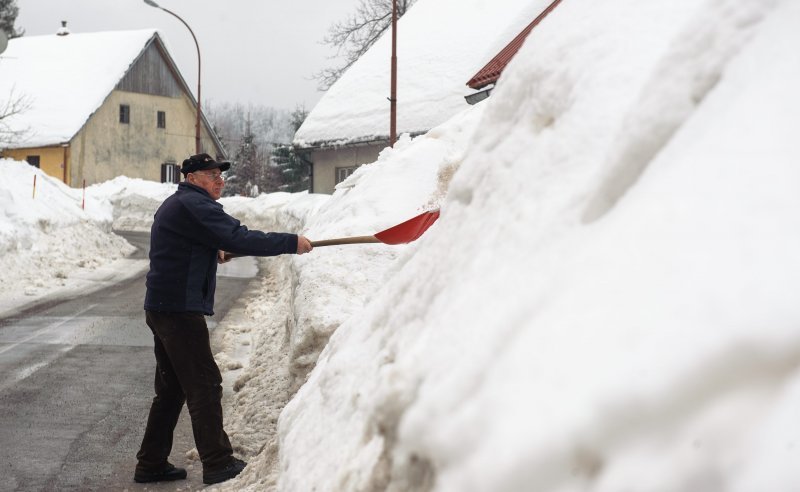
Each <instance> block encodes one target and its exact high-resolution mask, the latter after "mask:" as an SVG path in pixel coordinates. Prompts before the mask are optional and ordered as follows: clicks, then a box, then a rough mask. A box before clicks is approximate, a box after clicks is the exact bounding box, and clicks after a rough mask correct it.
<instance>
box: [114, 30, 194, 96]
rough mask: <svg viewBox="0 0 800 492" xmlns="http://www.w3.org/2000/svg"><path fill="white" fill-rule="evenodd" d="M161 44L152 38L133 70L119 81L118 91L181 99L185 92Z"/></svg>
mask: <svg viewBox="0 0 800 492" xmlns="http://www.w3.org/2000/svg"><path fill="white" fill-rule="evenodd" d="M158 43H160V42H159V41H158V40H157V38H155V37H154V38H152V39H151V40H150V42H149V43H148V44H147V47H146V48H145V49H144V50H143V51H142V53H141V54H140V55H139V57H138V58H137V59H136V61H135V62H134V63H133V65H132V66H131V68H130V69H129V70H128V72H127V73H126V74H125V76H124V77H122V80H120V81H119V83H118V84H117V86H116V87H115V89H116V90H120V91H127V92H138V93H140V94H150V95H153V96H164V97H180V96H181V93H182V92H183V90H182V88H181V84H180V82H178V80H176V77H175V73H174V71H173V69H172V68H171V67H170V66H169V64H168V63H167V62H166V61H165V60H164V56H163V55H162V53H161V50H160V49H159V48H158Z"/></svg>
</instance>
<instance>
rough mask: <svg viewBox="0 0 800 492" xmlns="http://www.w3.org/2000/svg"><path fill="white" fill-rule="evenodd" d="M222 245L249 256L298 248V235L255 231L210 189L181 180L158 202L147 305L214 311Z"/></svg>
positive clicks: (172, 309)
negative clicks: (215, 196)
mask: <svg viewBox="0 0 800 492" xmlns="http://www.w3.org/2000/svg"><path fill="white" fill-rule="evenodd" d="M219 250H223V251H228V252H231V253H237V254H240V255H247V256H275V255H280V254H284V253H297V235H296V234H284V233H277V232H270V233H264V232H261V231H250V230H248V229H247V227H245V226H243V225H241V223H240V222H239V221H238V220H236V219H234V218H233V217H231V216H230V215H228V214H226V213H225V212H224V211H223V210H222V205H220V204H219V203H217V202H216V201H215V200H214V199H213V198H211V195H209V194H208V192H206V190H204V189H202V188H200V187H198V186H195V185H192V184H190V183H187V182H183V183H180V184H179V185H178V191H176V192H175V194H174V195H172V196H170V197H169V198H167V199H166V200H164V203H162V204H161V206H160V207H159V209H158V211H157V212H156V215H155V220H154V221H153V227H152V229H151V231H150V272H149V273H148V274H147V294H145V298H144V308H145V309H146V310H148V311H162V312H199V313H204V314H207V315H209V316H211V315H212V314H214V291H215V290H216V286H217V280H216V275H217V251H219Z"/></svg>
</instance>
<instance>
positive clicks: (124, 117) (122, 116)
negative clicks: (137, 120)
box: [119, 104, 131, 125]
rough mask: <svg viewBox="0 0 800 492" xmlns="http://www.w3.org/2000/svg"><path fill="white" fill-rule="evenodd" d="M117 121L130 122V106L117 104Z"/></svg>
mask: <svg viewBox="0 0 800 492" xmlns="http://www.w3.org/2000/svg"><path fill="white" fill-rule="evenodd" d="M119 122H120V123H125V124H126V125H127V124H128V123H130V122H131V107H130V106H128V105H127V104H120V105H119Z"/></svg>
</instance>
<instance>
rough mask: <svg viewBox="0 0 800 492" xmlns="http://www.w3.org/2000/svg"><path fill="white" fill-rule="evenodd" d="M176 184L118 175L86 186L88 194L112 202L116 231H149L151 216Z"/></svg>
mask: <svg viewBox="0 0 800 492" xmlns="http://www.w3.org/2000/svg"><path fill="white" fill-rule="evenodd" d="M177 188H178V185H176V184H173V183H156V182H154V181H147V180H144V179H139V178H129V177H127V176H118V177H116V178H114V179H112V180H109V181H105V182H103V183H98V184H95V185H92V186H90V187H89V188H87V193H88V194H89V195H90V196H94V197H97V198H100V199H105V200H108V201H109V202H111V205H112V207H113V217H114V222H113V226H114V229H116V230H124V231H147V232H149V231H150V227H151V226H152V225H153V215H155V213H156V210H158V207H159V206H160V205H161V202H163V201H164V200H166V199H167V197H169V196H170V195H172V194H173V193H175V190H176V189H177Z"/></svg>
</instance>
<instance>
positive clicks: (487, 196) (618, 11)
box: [278, 0, 800, 491]
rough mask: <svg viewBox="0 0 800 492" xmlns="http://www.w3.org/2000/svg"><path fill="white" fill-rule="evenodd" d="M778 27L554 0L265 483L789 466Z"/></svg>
mask: <svg viewBox="0 0 800 492" xmlns="http://www.w3.org/2000/svg"><path fill="white" fill-rule="evenodd" d="M798 24H800V5H798V4H797V3H796V2H792V1H791V0H785V1H782V2H781V1H778V0H775V1H756V0H751V1H744V2H743V1H740V0H736V1H734V0H704V1H700V2H697V1H689V0H684V1H678V2H645V3H642V2H636V1H633V0H614V1H611V2H604V3H602V4H598V3H597V2H589V1H588V0H584V1H581V0H575V1H569V2H564V3H563V4H562V5H561V6H560V7H559V8H558V9H557V10H556V11H555V12H554V13H553V14H551V16H550V17H548V18H547V19H546V20H545V21H544V22H543V23H542V24H541V25H540V26H539V27H538V28H537V29H536V30H535V31H534V33H533V34H532V35H531V36H530V37H529V39H528V40H527V42H526V44H525V46H524V48H523V49H522V50H521V51H520V53H519V54H518V55H517V57H516V58H515V60H514V61H513V62H512V64H511V65H510V66H509V67H508V69H507V71H506V74H505V75H504V77H503V79H502V80H501V82H500V84H499V86H498V89H497V91H496V92H495V94H494V95H493V96H492V98H491V99H489V100H488V101H487V103H486V106H487V107H486V108H485V114H484V115H483V117H482V119H481V120H480V122H479V124H478V127H477V129H476V131H475V132H474V135H473V137H472V139H471V144H470V145H469V147H468V150H467V152H466V155H465V156H464V159H463V163H461V165H460V168H459V169H458V171H457V172H456V173H455V176H454V178H453V181H452V183H451V184H450V187H449V192H448V195H447V199H446V200H445V201H444V203H443V206H442V218H441V219H440V222H439V224H437V226H436V227H435V228H432V229H431V230H430V231H429V232H428V234H426V236H424V237H423V238H422V239H421V240H420V241H419V242H418V243H417V244H415V245H414V246H412V247H410V248H409V249H408V251H407V252H406V253H405V254H402V255H400V256H399V257H398V259H397V261H396V264H395V265H394V266H393V267H392V268H393V270H392V275H390V276H389V277H388V278H387V279H386V281H385V282H383V285H382V287H381V285H377V284H374V288H375V289H380V290H379V291H377V292H375V293H373V294H372V298H371V299H370V300H369V302H368V303H367V304H366V306H365V308H364V309H363V310H357V311H356V312H355V314H354V315H353V316H352V317H351V318H349V319H348V320H346V321H345V322H344V324H342V325H341V326H340V327H338V329H337V330H336V332H335V333H334V334H333V336H332V337H331V338H330V341H329V342H328V344H327V346H326V347H325V349H324V351H323V352H322V353H321V355H320V356H319V360H318V361H317V365H316V367H315V368H314V370H313V372H312V373H311V375H310V378H309V380H308V382H307V383H306V384H305V385H304V386H303V387H302V388H301V389H300V390H299V392H298V393H297V395H296V396H295V398H294V399H293V400H292V401H291V402H290V403H289V405H288V406H287V407H286V409H285V410H284V412H283V413H282V415H281V419H280V423H279V426H280V439H281V440H280V453H281V454H280V469H281V476H280V482H279V486H278V488H279V489H280V490H287V491H288V490H292V491H294V490H296V491H300V490H448V491H449V490H452V491H470V490H475V491H486V490H493V491H499V490H509V491H512V490H520V491H521V490H620V489H622V488H631V489H635V490H657V489H669V490H793V489H795V488H798V487H800V472H798V471H797V467H796V466H795V463H796V460H797V457H798V455H797V448H796V446H795V443H796V442H797V439H798V437H800V436H798V432H800V429H799V428H798V425H797V424H796V423H795V420H796V419H792V418H791V417H790V416H791V415H796V414H797V411H798V407H800V392H799V391H798V388H800V377H798V375H797V365H798V362H800V332H799V331H798V330H797V327H798V325H799V324H800V303H797V302H796V299H795V294H794V293H796V292H798V291H800V280H798V279H800V256H798V255H797V251H798V248H800V214H799V213H798V210H800V193H797V183H798V182H800V167H798V166H797V156H798V155H799V154H800V143H798V142H799V141H798V139H797V138H796V135H794V134H793V133H795V132H794V129H796V124H795V116H794V115H796V114H798V110H800V96H798V95H797V91H796V90H795V86H796V84H797V81H798V80H800V59H798V57H797V56H796V54H795V53H794V48H793V47H794V46H797V44H798V42H800V34H798V31H797V30H796V29H795V26H797V25H798ZM415 143H416V141H415V142H412V144H411V145H412V146H413V145H414V144H415ZM398 155H399V154H398ZM392 164H393V163H392V162H391V161H389V162H386V163H385V168H386V169H387V170H388V169H390V168H391V167H392ZM367 169H368V168H367ZM367 172H368V171H366V170H365V171H364V173H365V175H366V173H367ZM377 172H378V171H377V170H376V171H374V173H377ZM429 179H430V178H429ZM429 179H425V180H420V182H421V183H422V184H421V187H422V188H426V187H427V189H428V190H430V189H431V185H430V181H429ZM360 185H361V183H359V185H357V186H355V187H354V188H353V189H352V191H357V190H359V186H360ZM431 193H432V192H431ZM339 195H340V196H341V195H342V193H339ZM336 199H337V197H336V195H335V196H334V200H332V203H331V206H333V202H334V201H335V200H336ZM341 200H343V201H346V200H347V197H346V196H341ZM339 206H340V207H343V208H344V207H345V205H343V204H341V205H339ZM365 257H367V258H368V253H367V254H365ZM311 259H312V257H311V256H309V258H308V259H303V262H298V267H299V271H300V273H299V279H300V283H301V286H302V283H303V276H304V272H306V271H310V270H311V269H312V268H313V267H310V266H308V263H307V262H310V260H311ZM355 261H356V260H355V259H354V264H359V263H355ZM367 271H369V267H367ZM313 292H314V291H313V290H309V291H308V294H309V296H310V295H312V294H313ZM302 315H303V313H302V312H301V313H300V316H301V317H302ZM299 324H300V323H299ZM300 329H302V328H300Z"/></svg>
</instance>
